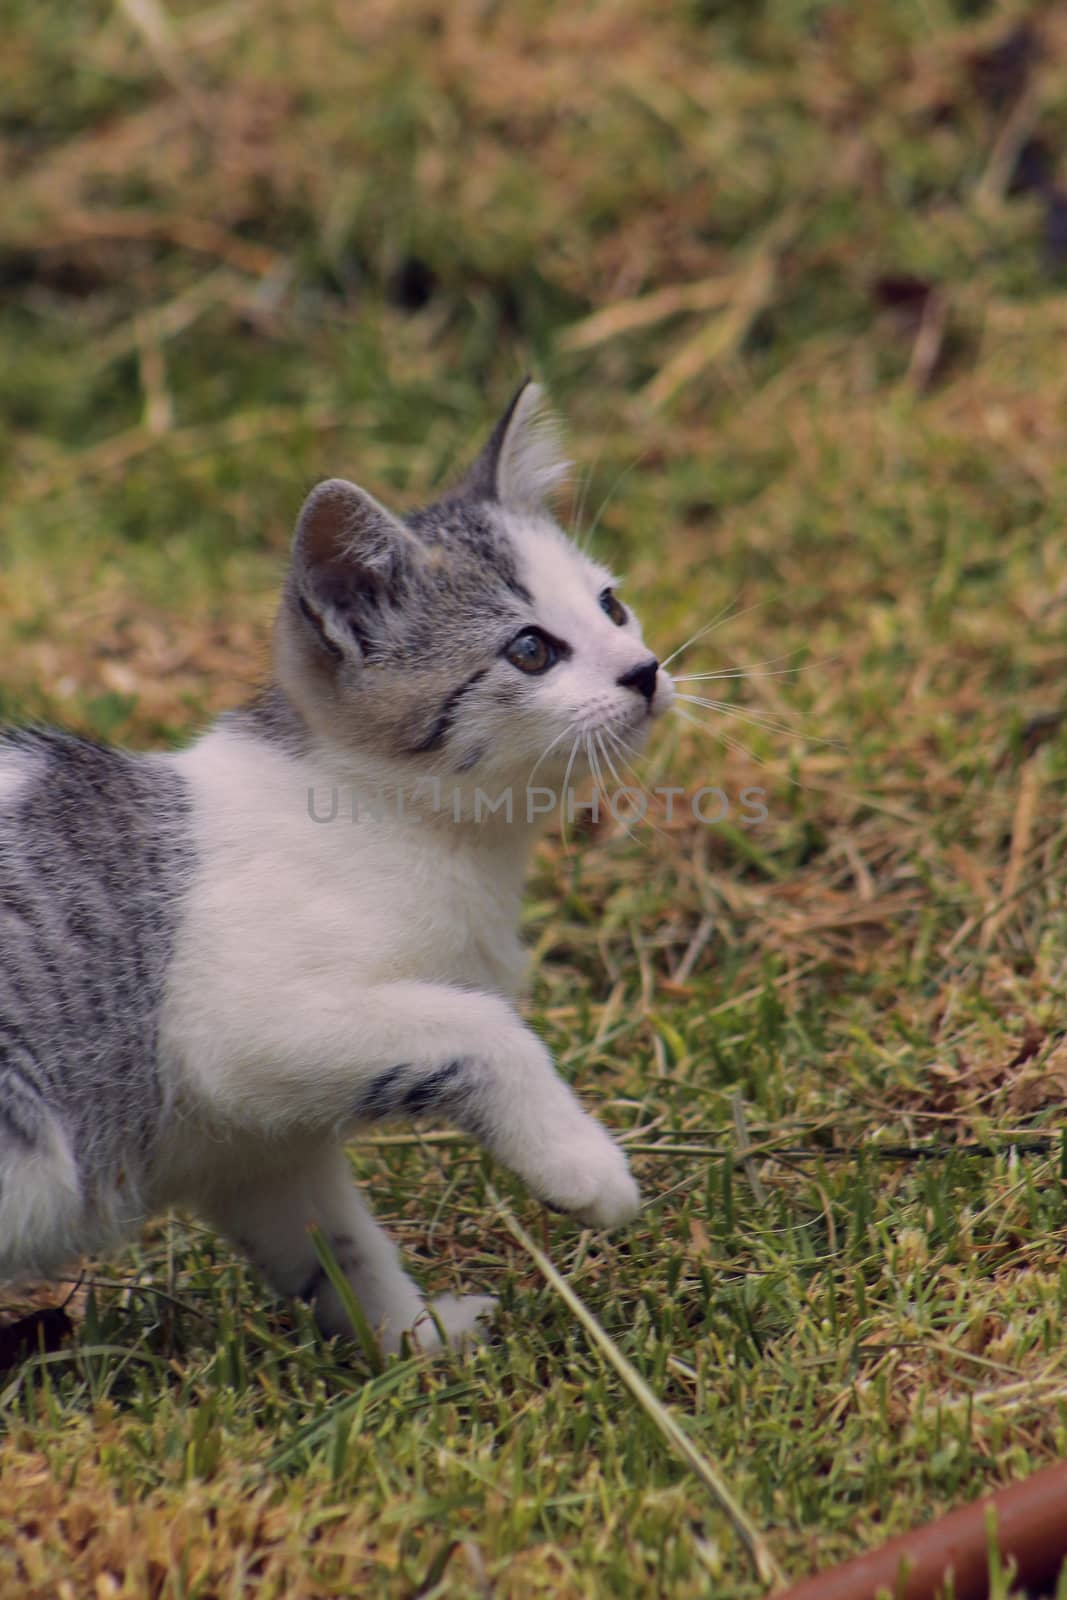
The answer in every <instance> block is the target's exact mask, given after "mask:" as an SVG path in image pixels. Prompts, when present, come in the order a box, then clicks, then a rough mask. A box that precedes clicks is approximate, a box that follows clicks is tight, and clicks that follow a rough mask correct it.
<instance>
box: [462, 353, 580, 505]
mask: <svg viewBox="0 0 1067 1600" xmlns="http://www.w3.org/2000/svg"><path fill="white" fill-rule="evenodd" d="M570 467H571V464H570V462H569V461H568V460H567V458H566V456H565V455H564V453H563V443H562V439H561V436H560V428H559V423H558V422H557V421H556V418H555V416H554V415H553V413H552V412H551V411H550V410H549V409H548V406H547V404H546V400H545V392H544V390H543V389H542V387H541V385H540V384H539V383H533V382H532V381H531V380H530V379H529V378H527V379H525V380H524V381H523V383H522V384H521V385H520V386H519V389H518V391H517V392H516V394H515V396H514V398H513V399H512V402H511V404H510V405H509V406H508V408H507V410H506V411H505V412H504V415H503V416H502V417H501V419H500V421H499V422H498V423H497V425H496V427H495V428H494V429H493V431H492V433H491V434H490V436H489V442H488V443H487V444H486V446H485V448H484V450H483V451H482V453H481V455H480V456H479V457H478V459H477V461H475V463H474V465H473V466H472V467H471V468H470V469H469V470H468V472H467V473H466V474H465V475H464V477H463V478H462V480H461V481H460V483H459V484H458V485H457V488H456V490H455V493H456V494H458V495H462V496H463V497H465V498H467V499H471V500H492V501H495V502H496V503H497V504H498V505H501V506H503V507H504V508H505V510H509V511H539V510H540V509H541V508H542V506H543V505H544V503H545V501H546V500H547V499H548V498H549V497H550V496H551V495H552V493H553V492H554V491H555V490H556V489H558V488H559V487H560V485H561V484H562V483H563V482H564V481H565V479H566V477H567V474H568V473H569V472H570Z"/></svg>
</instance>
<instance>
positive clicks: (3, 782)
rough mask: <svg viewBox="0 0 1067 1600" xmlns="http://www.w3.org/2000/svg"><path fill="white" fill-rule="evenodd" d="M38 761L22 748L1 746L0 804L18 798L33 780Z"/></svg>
mask: <svg viewBox="0 0 1067 1600" xmlns="http://www.w3.org/2000/svg"><path fill="white" fill-rule="evenodd" d="M36 770H37V762H36V761H35V760H34V759H33V757H32V756H29V755H27V754H26V753H25V752H24V751H22V750H4V749H3V748H0V805H6V804H7V803H9V802H10V801H12V800H14V799H16V798H17V796H18V795H19V794H21V793H22V791H23V790H24V789H25V788H26V786H27V784H30V783H32V782H33V778H34V775H35V773H36Z"/></svg>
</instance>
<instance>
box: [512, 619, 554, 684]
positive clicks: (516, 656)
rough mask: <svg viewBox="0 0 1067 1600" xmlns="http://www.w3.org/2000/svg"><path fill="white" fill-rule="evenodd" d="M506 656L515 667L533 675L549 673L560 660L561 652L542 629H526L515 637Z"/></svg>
mask: <svg viewBox="0 0 1067 1600" xmlns="http://www.w3.org/2000/svg"><path fill="white" fill-rule="evenodd" d="M504 654H505V656H506V657H507V658H508V660H509V661H510V662H511V664H512V666H513V667H518V669H519V671H520V672H529V673H531V674H533V675H536V674H537V673H539V672H547V671H548V669H549V667H554V666H555V664H556V662H557V661H558V660H559V651H558V650H557V649H556V646H555V645H554V644H553V642H552V640H551V639H550V638H549V637H548V635H547V634H546V633H542V632H541V630H540V628H524V629H523V631H522V633H519V634H516V635H515V638H514V639H512V641H511V643H510V644H509V645H508V647H507V649H506V650H505V651H504Z"/></svg>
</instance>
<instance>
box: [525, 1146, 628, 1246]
mask: <svg viewBox="0 0 1067 1600" xmlns="http://www.w3.org/2000/svg"><path fill="white" fill-rule="evenodd" d="M598 1131H600V1137H599V1138H598V1139H596V1140H595V1141H593V1140H590V1141H589V1142H588V1143H583V1144H582V1145H580V1146H577V1147H576V1148H574V1149H572V1150H567V1151H564V1150H560V1151H559V1152H558V1153H557V1159H556V1161H555V1162H554V1163H553V1166H554V1168H555V1170H554V1171H553V1172H545V1173H542V1174H541V1179H540V1182H539V1183H538V1184H537V1186H536V1187H537V1189H538V1192H539V1193H540V1194H541V1196H542V1198H543V1199H544V1200H545V1201H546V1203H547V1204H548V1205H550V1206H552V1207H553V1209H555V1210H557V1211H565V1212H566V1213H567V1214H568V1215H569V1216H572V1217H576V1218H577V1219H578V1221H579V1222H584V1223H585V1225H586V1227H587V1228H617V1227H620V1226H621V1224H622V1223H624V1222H629V1221H630V1220H631V1218H633V1217H635V1216H636V1215H637V1213H638V1211H639V1210H640V1208H641V1191H640V1189H638V1187H637V1184H636V1183H635V1182H634V1179H633V1176H632V1175H631V1172H630V1169H629V1167H628V1166H627V1164H626V1157H625V1156H624V1155H623V1153H622V1151H621V1150H620V1149H619V1147H618V1146H617V1145H616V1144H615V1143H614V1141H613V1140H612V1139H610V1138H609V1137H608V1135H607V1134H606V1133H604V1132H603V1131H602V1130H598Z"/></svg>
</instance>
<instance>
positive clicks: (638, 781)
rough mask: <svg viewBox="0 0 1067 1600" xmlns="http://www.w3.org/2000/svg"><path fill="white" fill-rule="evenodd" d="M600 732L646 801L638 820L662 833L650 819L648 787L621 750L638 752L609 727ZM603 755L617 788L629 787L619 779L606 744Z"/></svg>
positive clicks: (649, 792)
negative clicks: (617, 754)
mask: <svg viewBox="0 0 1067 1600" xmlns="http://www.w3.org/2000/svg"><path fill="white" fill-rule="evenodd" d="M601 733H602V736H603V737H604V739H605V740H610V741H611V743H612V744H613V745H614V746H615V749H616V751H617V752H619V759H620V760H621V762H622V764H623V766H624V767H625V768H626V770H627V771H628V772H629V773H630V774H631V776H632V777H633V780H634V787H635V788H636V789H637V791H638V793H639V794H641V795H642V796H643V797H644V799H645V801H646V802H647V805H646V809H645V811H644V812H643V814H642V815H641V817H640V819H639V820H640V821H641V822H647V823H648V825H649V827H650V828H654V829H655V830H656V832H657V833H662V832H663V831H664V830H663V829H662V828H661V827H660V826H659V824H658V823H656V822H653V821H652V816H651V808H652V794H651V791H650V790H649V789H648V787H647V786H646V784H645V783H644V781H643V779H642V778H641V775H640V773H639V772H638V771H637V769H636V768H635V767H634V765H633V762H632V761H627V759H626V756H625V755H624V754H622V751H623V750H624V749H626V750H629V751H630V752H631V754H634V755H636V754H638V753H639V752H638V751H637V750H636V749H635V748H634V746H633V745H625V744H624V742H623V740H622V739H620V738H619V736H618V734H616V733H613V732H612V731H611V729H610V728H603V729H602V730H601ZM604 755H605V756H606V757H607V760H608V762H609V763H610V765H611V771H612V774H613V775H614V778H615V782H616V783H617V784H618V786H619V788H620V789H626V788H629V787H630V786H629V785H628V784H624V783H623V782H622V781H621V779H620V777H619V774H618V772H617V771H616V768H615V764H614V762H612V760H611V756H610V755H609V754H608V750H607V746H606V745H605V747H604Z"/></svg>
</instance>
